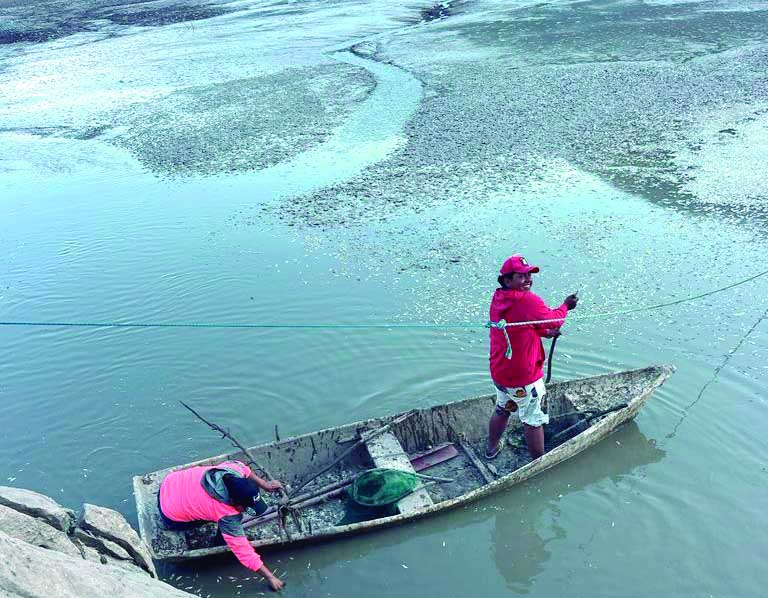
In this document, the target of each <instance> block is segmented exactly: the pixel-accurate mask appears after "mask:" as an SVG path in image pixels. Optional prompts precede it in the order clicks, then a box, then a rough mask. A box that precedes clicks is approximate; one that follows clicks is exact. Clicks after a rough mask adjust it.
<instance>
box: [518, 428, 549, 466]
mask: <svg viewBox="0 0 768 598" xmlns="http://www.w3.org/2000/svg"><path fill="white" fill-rule="evenodd" d="M523 431H524V432H523V433H524V434H525V444H526V446H527V447H528V452H529V453H530V454H531V459H538V458H539V457H541V456H542V455H543V454H544V427H543V426H529V425H528V424H523Z"/></svg>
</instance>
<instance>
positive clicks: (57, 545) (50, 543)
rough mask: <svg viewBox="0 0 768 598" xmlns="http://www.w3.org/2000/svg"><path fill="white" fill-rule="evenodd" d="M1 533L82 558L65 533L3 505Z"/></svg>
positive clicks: (1, 508)
mask: <svg viewBox="0 0 768 598" xmlns="http://www.w3.org/2000/svg"><path fill="white" fill-rule="evenodd" d="M0 531H3V532H5V533H6V534H8V535H9V536H11V537H12V538H16V539H17V540H22V541H24V542H26V543H27V544H32V546H40V547H41V548H47V549H49V550H56V551H58V552H61V553H63V554H68V555H70V556H75V557H79V556H80V551H79V550H78V549H77V547H76V546H75V545H74V544H73V543H72V541H71V540H70V539H69V536H68V535H67V534H65V533H64V532H62V531H60V530H58V529H56V528H55V527H53V526H52V525H50V524H49V523H48V522H47V521H44V520H43V519H36V518H34V517H30V516H29V515H25V514H24V513H20V512H19V511H16V510H14V509H11V508H9V507H5V506H2V505H0Z"/></svg>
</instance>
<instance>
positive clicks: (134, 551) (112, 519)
mask: <svg viewBox="0 0 768 598" xmlns="http://www.w3.org/2000/svg"><path fill="white" fill-rule="evenodd" d="M79 525H80V527H81V528H82V529H84V530H86V531H89V532H93V533H94V534H95V535H97V536H101V537H103V538H106V539H107V540H111V541H112V542H115V543H116V544H118V545H120V546H121V547H122V548H124V549H125V550H126V551H128V554H130V555H131V557H132V558H133V560H134V561H136V563H137V564H138V565H139V566H141V567H142V568H144V569H146V570H147V571H149V573H150V575H152V576H153V577H157V571H155V565H154V564H153V563H152V557H151V556H150V554H149V549H148V548H147V546H146V545H145V544H144V542H143V541H142V540H141V538H139V535H138V534H137V533H136V532H135V531H134V529H133V528H132V527H131V526H130V525H129V524H128V522H127V521H126V520H125V517H123V516H122V515H121V514H120V513H118V512H117V511H113V510H112V509H107V508H105V507H97V506H96V505H91V504H88V503H85V504H83V512H82V514H81V515H80V519H79Z"/></svg>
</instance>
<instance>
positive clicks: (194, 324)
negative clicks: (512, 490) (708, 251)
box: [0, 270, 768, 332]
mask: <svg viewBox="0 0 768 598" xmlns="http://www.w3.org/2000/svg"><path fill="white" fill-rule="evenodd" d="M766 274H768V270H765V271H763V272H759V273H758V274H755V275H753V276H750V277H748V278H744V279H742V280H739V281H737V282H734V283H733V284H729V285H728V286H724V287H720V288H718V289H715V290H713V291H707V292H706V293H700V294H698V295H692V296H690V297H684V298H682V299H675V300H673V301H667V302H665V303H656V304H654V305H645V306H642V307H634V308H632V309H625V310H620V311H609V312H598V313H594V314H587V315H583V316H574V317H572V318H570V319H569V321H582V320H594V319H597V318H609V317H613V316H624V315H628V314H633V313H638V312H643V311H651V310H655V309H661V308H664V307H670V306H672V305H680V304H681V303H688V302H689V301H695V300H697V299H703V298H704V297H709V296H710V295H714V294H716V293H722V292H723V291H727V290H729V289H732V288H734V287H738V286H740V285H743V284H746V283H748V282H751V281H753V280H755V279H757V278H760V277H761V276H765V275H766ZM551 322H562V318H560V319H552V320H531V321H527V322H504V321H503V320H502V322H487V323H486V324H477V323H472V322H468V323H456V324H413V323H402V324H398V323H389V324H305V323H301V322H299V323H296V322H291V323H282V324H220V323H216V322H177V323H174V322H168V323H165V322H34V321H17V322H0V326H38V327H72V328H238V329H270V328H309V329H339V330H359V329H372V328H383V329H394V328H397V329H441V328H442V329H446V328H463V329H468V328H502V329H505V332H506V328H507V327H509V326H527V325H530V324H548V323H551ZM502 323H503V324H502Z"/></svg>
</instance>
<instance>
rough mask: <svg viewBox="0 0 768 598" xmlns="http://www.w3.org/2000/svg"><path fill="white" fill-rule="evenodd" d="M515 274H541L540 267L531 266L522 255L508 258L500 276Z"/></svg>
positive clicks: (500, 271)
mask: <svg viewBox="0 0 768 598" xmlns="http://www.w3.org/2000/svg"><path fill="white" fill-rule="evenodd" d="M514 272H517V273H518V274H528V273H529V272H530V273H532V274H536V273H537V272H539V267H538V266H531V265H530V264H529V263H528V261H527V260H526V259H525V258H524V257H523V256H522V255H517V254H515V255H513V256H512V257H509V258H507V260H506V261H505V262H504V265H503V266H502V267H501V270H499V274H501V275H502V276H506V275H507V274H512V273H514Z"/></svg>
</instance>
